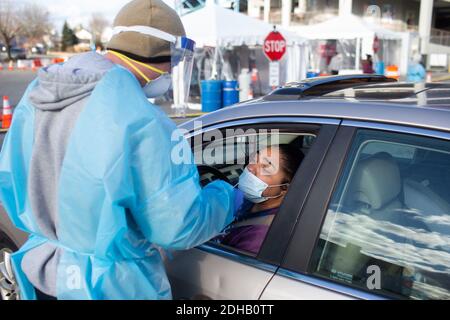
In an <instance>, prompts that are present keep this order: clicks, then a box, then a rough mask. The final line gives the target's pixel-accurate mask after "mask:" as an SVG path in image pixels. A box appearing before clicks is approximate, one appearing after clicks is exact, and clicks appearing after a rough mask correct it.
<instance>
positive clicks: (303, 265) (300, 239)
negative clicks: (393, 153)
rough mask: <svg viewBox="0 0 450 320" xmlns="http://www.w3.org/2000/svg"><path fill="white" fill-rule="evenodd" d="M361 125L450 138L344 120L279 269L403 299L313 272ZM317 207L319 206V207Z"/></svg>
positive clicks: (343, 288) (356, 292) (358, 293)
mask: <svg viewBox="0 0 450 320" xmlns="http://www.w3.org/2000/svg"><path fill="white" fill-rule="evenodd" d="M359 129H372V130H379V131H384V132H392V133H404V134H411V135H416V136H423V137H430V138H436V139H443V140H448V141H450V133H449V132H445V131H439V130H435V129H427V128H421V127H411V126H403V125H394V124H386V123H379V122H365V121H357V120H343V121H342V123H341V125H340V127H339V130H338V132H337V134H336V138H335V140H334V141H333V146H332V147H331V148H330V151H329V152H328V153H327V155H326V158H325V160H324V162H323V165H322V167H321V168H320V172H319V174H318V177H317V179H316V181H315V183H314V185H313V187H312V190H311V192H310V194H309V196H308V198H307V199H306V201H307V203H306V204H305V206H304V210H303V211H302V213H301V215H300V218H299V221H298V223H297V226H296V229H295V231H294V233H293V236H292V239H291V242H290V243H289V246H288V248H287V251H286V256H285V259H284V260H283V261H282V264H281V266H280V269H279V270H278V271H277V273H278V274H280V275H283V276H289V277H290V278H293V279H296V280H298V281H303V282H309V283H313V284H316V285H320V286H321V287H323V288H324V289H328V290H332V291H338V292H341V293H342V294H346V295H350V296H353V297H356V298H361V299H392V298H394V299H395V298H400V299H401V298H404V297H401V296H395V295H387V294H385V293H382V292H374V291H369V290H363V289H359V288H356V287H354V286H350V285H345V284H343V283H342V282H339V281H335V280H333V279H331V278H326V277H321V276H319V275H316V274H314V273H313V267H314V266H313V265H312V264H313V262H314V261H313V254H314V250H315V248H316V246H317V243H318V240H319V237H320V234H321V231H322V228H323V223H324V222H325V219H326V216H327V211H328V207H329V205H330V201H331V199H332V197H333V195H334V194H335V192H336V187H337V186H338V183H339V181H340V179H341V177H342V174H343V170H344V169H345V165H346V164H347V162H348V157H349V156H350V152H351V148H352V146H353V143H354V138H355V137H356V133H357V131H358V130H359ZM317 208H320V209H319V210H317ZM305 279H306V280H305Z"/></svg>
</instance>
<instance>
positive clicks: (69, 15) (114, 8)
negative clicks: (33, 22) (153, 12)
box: [14, 0, 173, 32]
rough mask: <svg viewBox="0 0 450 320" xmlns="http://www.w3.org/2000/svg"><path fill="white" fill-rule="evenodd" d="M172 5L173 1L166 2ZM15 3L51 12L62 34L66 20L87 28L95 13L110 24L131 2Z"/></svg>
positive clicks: (40, 0)
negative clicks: (121, 9) (26, 4)
mask: <svg viewBox="0 0 450 320" xmlns="http://www.w3.org/2000/svg"><path fill="white" fill-rule="evenodd" d="M164 1H165V2H166V3H168V4H169V5H171V4H172V3H173V0H164ZM14 2H16V3H17V2H31V3H33V2H35V3H38V4H39V5H41V6H45V7H47V9H48V10H49V12H50V14H51V16H52V19H53V22H54V23H55V27H56V28H57V30H58V32H61V30H60V29H62V25H63V23H64V21H65V20H67V21H68V22H69V25H70V26H71V27H75V26H76V25H78V24H83V25H85V26H87V24H88V22H89V19H90V17H91V15H92V13H94V12H98V13H102V14H103V15H104V16H105V17H106V18H107V19H108V20H110V22H111V23H112V21H113V20H114V16H115V15H116V13H117V12H118V11H119V10H120V8H122V7H123V6H124V5H125V4H126V3H128V2H130V0H18V1H17V0H15V1H14Z"/></svg>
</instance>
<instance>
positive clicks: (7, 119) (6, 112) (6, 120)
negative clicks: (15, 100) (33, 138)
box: [2, 96, 12, 129]
mask: <svg viewBox="0 0 450 320" xmlns="http://www.w3.org/2000/svg"><path fill="white" fill-rule="evenodd" d="M11 120H12V108H11V105H10V104H9V97H8V96H3V117H2V129H9V127H10V126H11Z"/></svg>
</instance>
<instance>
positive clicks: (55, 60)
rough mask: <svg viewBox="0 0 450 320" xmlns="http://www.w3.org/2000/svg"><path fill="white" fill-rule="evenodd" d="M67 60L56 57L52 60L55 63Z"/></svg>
mask: <svg viewBox="0 0 450 320" xmlns="http://www.w3.org/2000/svg"><path fill="white" fill-rule="evenodd" d="M64 61H65V60H64V58H54V59H53V60H52V62H53V63H55V64H56V63H63V62H64Z"/></svg>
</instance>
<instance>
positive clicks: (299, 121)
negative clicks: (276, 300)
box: [186, 116, 341, 272]
mask: <svg viewBox="0 0 450 320" xmlns="http://www.w3.org/2000/svg"><path fill="white" fill-rule="evenodd" d="M340 123H341V119H330V118H311V117H298V116H297V117H263V118H250V119H245V120H233V121H228V122H223V123H220V124H213V125H210V126H206V127H204V128H202V130H198V131H191V132H189V133H188V134H187V135H186V138H187V139H190V140H189V141H190V143H191V148H192V147H193V145H192V144H193V143H194V141H195V140H194V137H195V136H197V135H198V134H204V133H207V132H209V131H211V130H215V129H219V130H226V129H231V128H242V129H245V128H256V129H258V127H260V128H263V129H271V128H272V129H276V128H280V126H282V127H284V128H290V129H291V130H292V132H299V133H300V132H301V131H305V130H308V131H309V132H312V131H311V130H314V129H315V130H316V131H317V132H318V134H317V136H316V141H315V143H314V144H313V145H312V147H311V150H310V151H309V152H308V155H309V154H310V153H311V152H313V153H312V154H311V155H310V156H308V155H307V156H306V157H305V159H304V161H307V162H308V163H309V164H310V165H311V166H313V167H314V170H312V169H311V168H310V169H309V171H311V172H317V171H318V169H319V166H320V165H319V163H320V161H314V160H313V156H314V157H316V155H320V156H321V158H322V159H323V157H324V156H325V153H326V152H327V151H328V147H329V146H330V144H331V140H332V139H333V138H334V135H335V134H336V132H337V130H338V128H339V124H340ZM302 128H303V130H302ZM319 139H320V140H319ZM317 142H319V144H318V143H317ZM316 145H317V146H316ZM315 146H316V147H315ZM306 167H307V166H306V165H304V166H301V167H300V168H303V170H301V169H300V170H298V171H297V173H296V175H295V177H294V179H293V183H295V184H298V183H299V182H295V181H298V180H300V181H301V179H299V178H297V176H300V175H302V174H304V173H302V172H301V171H303V172H304V171H308V170H306V169H305V168H306ZM314 177H315V175H314V176H312V177H311V178H310V183H309V184H308V183H305V182H303V184H302V187H303V188H304V189H305V190H307V191H308V192H309V190H310V187H311V184H312V182H313V180H314ZM289 190H291V188H290V189H289ZM289 193H290V192H289V191H288V194H287V195H286V199H288V197H289ZM291 193H292V192H291ZM306 195H307V192H305V198H306ZM289 198H296V199H297V200H300V202H302V203H304V200H305V199H300V197H298V196H296V197H293V196H290V197H289ZM286 199H285V201H284V202H283V205H282V206H281V207H280V211H279V213H281V214H279V215H277V217H280V216H284V214H283V212H285V213H287V212H286V211H287V210H289V208H290V206H291V205H289V206H285V205H284V203H285V202H286ZM290 202H294V201H292V200H290ZM299 213H300V210H294V214H290V215H289V216H290V217H289V218H288V219H285V220H286V221H283V222H282V223H281V222H277V223H276V221H277V220H279V219H277V217H276V218H275V219H274V221H273V223H272V225H271V227H270V229H269V231H268V234H267V236H266V238H265V240H264V242H263V244H262V247H261V250H260V251H259V253H258V254H257V255H251V254H249V253H245V252H242V251H238V250H236V249H232V248H229V249H228V248H227V247H226V246H222V245H219V244H215V243H213V242H207V243H205V244H202V245H200V246H198V247H196V248H197V249H199V250H202V251H205V252H208V253H211V254H216V255H219V256H222V257H225V258H227V259H231V260H234V261H237V262H239V263H244V264H247V265H253V266H254V267H257V268H259V269H262V270H267V271H271V272H276V269H277V268H278V267H279V265H280V264H281V261H282V257H283V255H284V251H285V250H286V248H287V245H288V243H289V241H290V238H291V235H292V232H293V231H294V227H293V225H295V221H296V220H297V218H298V214H299ZM275 223H276V224H275ZM286 223H290V224H291V225H292V228H291V231H290V232H284V233H283V235H284V239H283V241H280V240H277V241H274V240H273V234H274V232H275V231H273V230H272V229H273V228H275V229H274V230H277V229H278V228H281V227H283V225H285V224H286ZM269 235H271V240H269V241H268V238H269ZM272 246H273V247H276V250H273V248H271V247H272ZM274 252H277V253H279V252H283V254H282V255H278V256H273V253H274Z"/></svg>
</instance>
